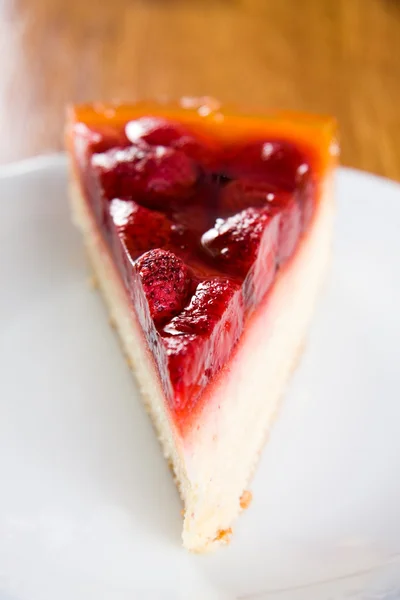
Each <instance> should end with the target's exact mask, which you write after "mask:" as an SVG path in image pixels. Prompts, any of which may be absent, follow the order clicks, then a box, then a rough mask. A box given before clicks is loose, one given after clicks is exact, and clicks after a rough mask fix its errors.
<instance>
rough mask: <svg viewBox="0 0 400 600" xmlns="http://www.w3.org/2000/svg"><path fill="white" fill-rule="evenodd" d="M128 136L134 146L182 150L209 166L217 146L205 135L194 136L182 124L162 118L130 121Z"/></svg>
mask: <svg viewBox="0 0 400 600" xmlns="http://www.w3.org/2000/svg"><path fill="white" fill-rule="evenodd" d="M125 132H126V136H127V137H128V139H129V140H130V141H131V142H132V143H133V144H140V143H143V142H145V143H147V144H149V145H150V146H165V147H171V148H175V149H176V150H181V151H182V152H184V153H185V154H186V156H189V157H190V158H192V159H193V160H195V161H196V162H199V163H200V164H202V165H207V164H209V163H210V162H212V160H213V158H214V155H215V153H216V150H217V146H216V144H215V142H214V143H212V142H211V140H210V139H209V138H207V137H206V136H205V135H194V134H193V133H192V132H190V131H189V129H187V128H186V127H184V126H183V125H182V124H181V123H177V122H176V121H170V120H167V119H163V118H161V117H141V118H139V119H135V120H134V121H129V123H127V124H126V127H125Z"/></svg>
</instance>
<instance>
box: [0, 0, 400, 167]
mask: <svg viewBox="0 0 400 600" xmlns="http://www.w3.org/2000/svg"><path fill="white" fill-rule="evenodd" d="M0 73H1V82H0V162H7V161H11V160H15V159H19V158H23V157H27V156H31V155H34V154H38V153H43V152H51V151H54V150H60V149H61V148H62V128H63V118H64V107H65V104H66V103H67V102H70V101H75V102H79V101H84V100H90V99H104V100H115V99H125V100H135V99H137V98H140V97H146V98H149V97H165V96H167V97H168V96H169V97H176V96H180V95H182V94H185V95H188V94H191V95H204V94H206V95H214V96H216V97H218V98H219V99H221V100H222V101H227V102H234V103H242V104H243V103H244V104H246V105H248V106H250V108H251V107H252V106H260V105H262V106H265V107H269V106H277V107H284V108H295V109H305V110H310V111H319V112H327V113H333V114H335V115H336V116H337V117H338V119H339V122H340V128H341V140H342V150H343V152H342V160H343V163H344V164H347V165H351V166H354V167H358V168H361V169H366V170H369V171H373V172H375V173H380V174H382V175H385V176H387V177H392V178H395V179H400V3H399V2H398V1H397V0H219V1H218V0H186V1H185V0H68V1H67V0H14V1H12V0H0Z"/></svg>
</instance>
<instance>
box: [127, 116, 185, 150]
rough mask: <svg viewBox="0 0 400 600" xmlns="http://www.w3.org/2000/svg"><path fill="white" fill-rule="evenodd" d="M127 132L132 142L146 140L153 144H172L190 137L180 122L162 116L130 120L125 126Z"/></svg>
mask: <svg viewBox="0 0 400 600" xmlns="http://www.w3.org/2000/svg"><path fill="white" fill-rule="evenodd" d="M125 133H126V136H127V138H128V139H129V140H130V141H131V142H132V144H137V143H138V142H139V143H140V142H146V143H147V144H150V145H151V146H172V145H174V143H179V142H180V141H181V140H182V138H183V139H184V138H187V137H189V133H188V132H187V131H186V129H185V128H184V127H183V126H182V125H181V124H180V123H176V122H174V121H169V120H166V119H162V118H161V117H140V118H139V119H135V120H134V121H129V123H127V124H126V126H125Z"/></svg>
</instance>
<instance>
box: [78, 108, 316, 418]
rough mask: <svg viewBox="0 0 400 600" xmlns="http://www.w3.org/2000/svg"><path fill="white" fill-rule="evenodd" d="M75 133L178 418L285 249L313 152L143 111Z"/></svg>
mask: <svg viewBox="0 0 400 600" xmlns="http://www.w3.org/2000/svg"><path fill="white" fill-rule="evenodd" d="M77 137H79V143H81V144H82V143H86V152H87V155H86V163H84V161H83V162H82V164H86V165H89V166H86V171H85V173H84V178H85V185H86V190H87V193H88V196H89V201H90V203H91V205H92V208H93V211H94V214H95V215H97V218H98V221H99V226H100V227H101V228H102V230H103V232H104V237H105V240H106V242H107V243H108V244H109V246H110V249H111V251H112V253H113V254H114V258H115V259H116V262H117V265H118V268H119V269H120V271H121V275H122V279H123V281H124V282H125V285H126V286H127V288H128V292H129V291H131V290H130V283H132V285H133V282H134V281H136V284H135V285H138V283H137V282H138V281H139V282H140V283H141V287H142V290H143V293H144V297H145V298H146V299H147V306H148V309H147V310H148V315H149V316H148V319H150V321H151V320H153V322H154V325H155V328H156V329H154V327H153V329H152V328H148V330H147V331H146V332H145V335H148V336H150V335H151V336H152V339H151V340H150V338H149V345H150V347H151V348H154V347H156V346H157V348H160V347H161V348H164V352H165V359H162V358H161V359H160V356H157V361H156V362H157V364H158V368H159V369H160V376H161V381H162V382H163V383H164V385H165V386H166V393H167V396H168V397H169V402H170V407H171V410H173V411H174V413H175V417H176V420H177V423H178V424H181V425H182V424H184V423H185V421H187V420H188V418H189V416H190V414H191V413H192V411H193V409H194V407H195V406H196V404H197V403H198V402H199V400H200V398H201V395H202V392H203V391H204V389H205V387H206V386H207V384H208V382H209V381H210V379H211V378H212V377H213V376H214V375H216V374H217V373H218V371H219V370H220V369H221V368H222V367H223V365H224V364H225V363H226V362H227V361H228V360H229V357H230V356H231V354H232V352H233V350H234V348H235V346H236V344H237V341H238V339H239V337H240V334H241V332H242V329H243V326H244V323H245V321H246V319H247V318H248V317H249V315H250V314H251V312H252V311H253V310H254V308H255V307H256V306H257V305H258V304H259V303H260V302H261V300H262V299H263V298H264V297H265V295H266V294H267V292H268V290H269V289H270V287H271V285H272V283H273V280H274V278H275V276H276V272H277V271H278V270H279V269H280V268H281V267H282V265H284V263H285V262H286V261H287V260H288V259H290V257H291V256H292V255H293V253H294V252H295V249H296V247H297V245H298V243H299V240H300V238H301V235H302V232H303V230H304V228H305V227H306V226H307V224H308V222H309V220H310V218H311V216H312V214H313V210H314V204H315V185H316V184H315V178H314V173H313V158H312V156H311V154H310V153H309V152H308V151H307V150H305V149H303V148H299V147H297V146H296V145H295V144H293V143H291V142H288V141H287V140H277V139H273V140H265V139H261V140H251V141H250V142H249V141H246V142H239V141H234V142H224V141H222V140H216V139H212V138H211V137H210V136H207V135H206V134H205V133H201V134H199V133H198V132H196V133H194V132H193V131H191V130H190V129H189V128H188V127H187V126H186V125H185V126H184V125H181V124H180V123H177V122H175V121H168V120H166V119H162V118H160V117H154V118H153V117H151V116H147V117H142V118H139V119H136V120H135V121H130V122H129V123H127V124H126V127H125V130H124V129H123V128H121V127H120V128H119V129H118V130H115V131H111V132H110V131H106V130H103V132H102V131H101V130H100V129H99V128H97V129H96V130H94V131H92V132H90V131H89V132H88V131H85V133H84V135H83V134H82V132H81V133H80V134H79V136H77ZM82 140H83V142H82ZM85 140H86V142H85ZM104 215H105V217H104ZM121 248H122V252H123V253H124V256H125V257H126V258H125V259H124V260H121V258H120V256H121ZM135 297H138V298H139V297H141V296H138V295H136V296H135ZM140 311H143V306H142V305H141V306H140ZM140 311H139V308H138V313H139V312H140ZM146 319H147V317H146ZM146 322H147V321H146ZM154 331H155V332H156V333H155V335H157V336H158V339H157V340H155V339H153V338H154ZM150 332H153V333H150ZM158 354H159V351H158ZM165 368H166V372H163V369H165ZM168 382H169V383H168ZM182 426H183V425H182Z"/></svg>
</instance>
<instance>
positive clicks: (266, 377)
mask: <svg viewBox="0 0 400 600" xmlns="http://www.w3.org/2000/svg"><path fill="white" fill-rule="evenodd" d="M73 180H74V181H76V179H74V178H73ZM71 197H72V209H73V216H74V220H75V222H76V224H77V225H78V226H79V228H80V229H81V231H82V233H83V235H84V241H85V245H86V247H87V250H88V253H89V257H90V260H91V263H92V266H93V269H94V272H95V275H96V278H97V280H98V283H99V286H100V289H101V291H102V294H103V296H104V299H105V301H106V304H107V306H108V310H109V313H110V318H111V319H112V321H113V323H115V326H116V329H117V331H118V334H119V337H120V339H121V342H122V346H123V349H124V352H125V354H126V356H127V358H128V362H129V364H130V366H131V368H132V370H133V371H134V373H135V376H136V379H137V381H138V384H139V387H140V390H141V393H142V397H143V401H144V404H145V406H146V408H147V410H148V412H149V414H150V416H151V418H152V421H153V423H154V426H155V428H156V431H157V434H158V437H159V439H160V442H161V445H162V448H163V451H164V455H165V457H166V459H167V461H168V462H169V463H170V465H172V468H173V471H174V473H175V478H176V483H177V485H178V488H179V491H180V494H181V497H182V500H183V502H184V506H185V518H184V529H183V544H184V546H185V547H186V548H188V549H189V550H192V551H197V552H204V551H209V550H211V549H214V548H216V547H217V546H218V545H220V544H223V543H226V542H227V541H228V539H229V534H230V532H231V525H232V522H233V521H234V520H235V518H236V517H237V515H238V514H239V512H240V511H241V502H240V499H241V497H242V495H243V492H244V490H246V488H247V485H248V483H249V480H250V478H251V476H252V474H253V471H254V468H255V466H256V463H257V460H258V457H259V454H260V452H261V449H262V447H263V445H264V442H265V439H266V437H267V435H268V433H269V431H270V428H271V425H272V423H273V420H274V417H275V414H276V412H277V409H278V406H279V400H280V398H281V396H282V394H283V392H284V390H285V387H286V382H287V380H288V379H289V376H290V374H291V372H292V370H293V368H294V366H295V364H296V361H297V359H298V355H299V353H300V350H301V348H302V346H303V343H304V340H305V336H306V333H307V330H308V326H309V323H310V320H311V317H312V313H313V310H314V305H315V300H316V298H317V295H318V291H319V289H320V287H321V283H322V281H323V278H324V274H325V271H326V267H327V263H328V259H329V254H330V247H331V235H332V225H333V213H334V210H333V196H332V186H331V181H330V179H329V180H328V179H327V181H326V184H325V187H324V191H323V194H322V197H321V200H320V202H319V204H318V209H317V213H316V215H315V217H314V219H313V223H312V226H311V227H310V229H309V231H308V232H307V235H306V237H305V238H304V239H303V241H302V243H301V245H300V247H299V249H298V251H297V252H296V255H295V257H294V258H293V260H292V261H291V262H290V265H289V266H288V268H286V269H285V270H283V271H282V272H280V274H279V277H278V278H277V279H276V282H274V285H273V289H272V291H271V293H270V294H269V297H268V299H267V301H266V302H265V304H264V305H263V306H261V307H259V309H258V310H257V312H256V313H255V315H253V317H252V319H251V321H250V322H249V323H248V325H247V328H246V331H245V333H244V335H243V336H242V338H241V340H240V344H239V346H238V348H237V350H236V352H235V354H234V357H233V359H232V360H231V361H230V363H229V365H228V367H227V368H225V369H224V371H223V372H222V374H221V375H220V377H219V378H218V381H217V382H216V384H215V385H214V386H213V388H212V395H210V398H209V402H207V403H205V405H204V408H203V410H202V412H201V413H200V415H199V419H198V422H197V423H196V424H195V426H194V427H193V428H192V429H191V430H189V431H188V432H187V433H186V434H185V436H184V437H183V438H182V437H181V436H180V434H179V432H178V431H177V429H176V427H175V426H174V423H173V421H172V420H171V418H170V416H169V413H168V409H167V408H166V404H165V401H164V395H163V392H162V390H161V387H160V384H159V378H158V374H157V372H156V369H155V366H154V362H153V359H152V356H151V355H150V353H149V351H148V349H147V348H146V344H145V343H144V339H143V336H142V333H141V330H140V327H139V326H138V323H137V320H136V316H135V313H134V311H133V308H132V307H131V306H130V303H129V301H128V298H127V295H126V292H125V289H124V286H123V284H122V281H121V279H120V277H119V275H118V272H117V271H116V268H115V266H114V263H113V261H112V259H111V257H110V254H109V252H108V250H107V248H106V246H105V244H104V242H103V240H102V237H101V235H100V233H99V232H98V230H97V228H96V226H95V223H94V219H93V217H92V215H91V213H90V212H89V210H88V207H87V204H86V202H85V200H84V198H83V196H82V194H81V192H80V188H79V186H78V185H76V183H75V184H73V189H72V194H71Z"/></svg>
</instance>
